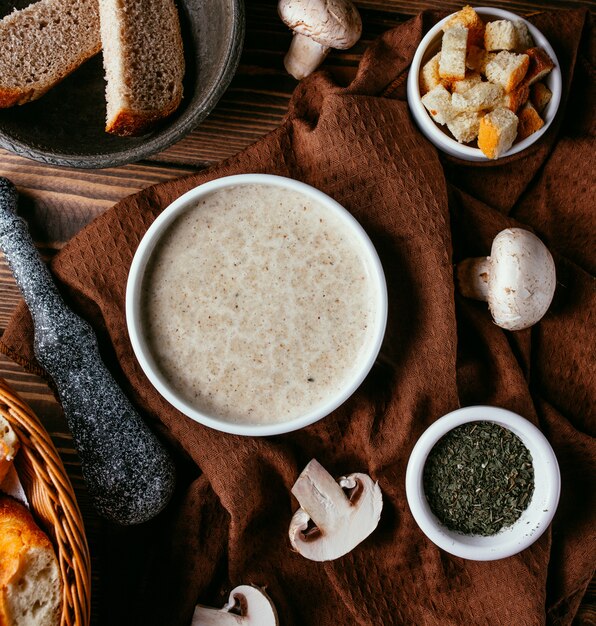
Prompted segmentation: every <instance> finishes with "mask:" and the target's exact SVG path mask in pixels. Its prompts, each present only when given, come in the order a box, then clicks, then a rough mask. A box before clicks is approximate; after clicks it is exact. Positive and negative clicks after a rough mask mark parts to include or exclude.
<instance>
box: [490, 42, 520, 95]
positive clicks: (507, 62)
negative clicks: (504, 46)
mask: <svg viewBox="0 0 596 626" xmlns="http://www.w3.org/2000/svg"><path fill="white" fill-rule="evenodd" d="M529 64H530V57H529V56H528V55H527V54H515V53H514V52H507V51H505V50H504V51H503V52H499V54H497V55H496V56H495V57H493V58H492V59H491V60H490V61H489V62H488V63H487V64H486V77H487V78H488V80H489V81H490V82H491V83H495V84H496V85H501V87H503V89H504V90H505V93H509V92H511V91H513V90H514V89H515V88H516V87H517V86H518V85H519V83H520V82H521V81H522V80H523V78H524V77H525V75H526V72H527V71H528V65H529Z"/></svg>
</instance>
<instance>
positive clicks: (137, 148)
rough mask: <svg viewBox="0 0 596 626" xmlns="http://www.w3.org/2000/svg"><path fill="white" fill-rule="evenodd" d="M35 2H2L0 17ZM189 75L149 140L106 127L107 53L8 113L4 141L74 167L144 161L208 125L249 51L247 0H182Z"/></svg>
mask: <svg viewBox="0 0 596 626" xmlns="http://www.w3.org/2000/svg"><path fill="white" fill-rule="evenodd" d="M30 2H31V0H17V1H16V2H15V1H14V0H0V16H3V15H5V14H7V13H8V12H10V11H11V10H12V9H13V8H15V7H16V8H18V9H21V8H23V7H25V6H27V5H28V4H30ZM176 4H177V6H178V12H179V14H180V23H181V27H182V38H183V40H184V57H185V60H186V74H185V77H184V98H183V100H182V104H181V105H180V107H179V108H178V110H177V111H176V112H175V113H174V114H173V115H172V116H170V117H169V118H168V119H167V120H164V121H163V122H162V123H161V125H159V126H158V127H156V128H155V129H154V130H153V132H151V133H148V134H146V135H143V136H141V137H134V138H130V137H129V138H125V137H116V136H114V135H109V134H108V133H106V132H104V126H105V117H106V108H105V100H104V90H105V81H104V72H103V67H102V59H101V53H100V54H98V55H97V56H96V57H94V58H93V59H91V60H90V61H88V62H87V63H85V64H84V65H83V66H81V67H80V68H79V69H78V70H77V71H76V72H74V73H73V74H71V75H70V76H69V77H68V78H66V80H64V81H63V82H62V83H60V84H59V85H57V86H56V87H54V88H53V89H51V90H50V91H48V93H47V94H46V95H44V96H42V97H41V98H40V99H39V100H36V101H34V102H30V103H28V104H24V105H22V106H16V107H12V108H10V109H2V110H0V146H1V147H3V148H6V149H7V150H11V151H12V152H16V153H17V154H20V155H22V156H25V157H29V158H31V159H36V160H38V161H43V162H44V163H51V164H53V165H67V166H71V167H86V168H92V167H111V166H115V165H122V164H124V163H130V162H131V161H138V160H140V159H143V158H145V157H148V156H149V155H151V154H154V153H155V152H159V151H160V150H163V149H165V148H167V147H168V146H170V145H171V144H173V143H174V142H176V141H178V140H179V139H181V138H182V137H184V135H186V134H187V133H189V132H190V131H191V130H193V128H195V126H196V125H197V124H198V123H199V122H201V121H202V120H203V119H204V118H205V117H207V115H208V114H209V113H210V111H211V110H212V109H213V107H215V105H216V104H217V101H218V100H219V99H220V97H221V96H222V94H223V92H224V91H225V90H226V89H227V87H228V85H229V84H230V81H231V80H232V77H233V75H234V72H235V71H236V67H237V65H238V61H239V59H240V53H241V52H242V43H243V40H244V5H243V0H177V1H176Z"/></svg>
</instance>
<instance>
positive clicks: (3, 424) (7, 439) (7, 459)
mask: <svg viewBox="0 0 596 626" xmlns="http://www.w3.org/2000/svg"><path fill="white" fill-rule="evenodd" d="M18 449H19V440H18V438H17V436H16V433H15V432H14V430H13V429H12V426H11V425H10V424H9V423H8V420H6V419H5V418H4V417H2V415H0V484H1V483H2V481H3V480H4V477H5V476H6V474H7V472H8V470H9V469H10V466H11V465H12V462H13V460H14V457H15V455H16V453H17V450H18Z"/></svg>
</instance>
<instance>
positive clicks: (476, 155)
mask: <svg viewBox="0 0 596 626" xmlns="http://www.w3.org/2000/svg"><path fill="white" fill-rule="evenodd" d="M474 10H475V11H476V13H478V15H479V16H480V17H481V18H482V20H483V21H484V22H492V21H494V20H522V21H523V22H525V23H526V25H527V27H528V30H529V31H530V34H531V35H532V39H533V40H534V43H535V44H536V46H538V47H539V48H542V49H543V50H545V51H546V53H547V54H548V56H549V57H550V58H551V59H552V60H553V62H554V64H555V67H554V68H553V70H552V72H550V73H549V74H548V76H547V77H546V79H545V80H544V83H545V84H546V86H547V87H548V88H549V89H550V90H551V91H552V94H553V95H552V98H551V100H550V102H549V103H548V105H547V107H546V109H545V111H544V112H543V113H542V118H543V119H544V126H543V127H542V128H541V129H540V130H538V131H536V132H535V133H533V134H532V135H530V136H529V137H526V138H525V139H523V140H522V141H517V142H515V143H514V144H513V146H511V148H510V149H509V150H508V151H507V152H505V153H504V154H503V155H501V157H500V158H503V157H506V156H511V155H512V154H517V153H518V152H521V151H522V150H525V149H526V148H528V147H529V146H531V145H532V144H533V143H535V142H536V141H538V139H540V137H542V135H544V133H545V132H546V131H547V129H548V127H549V126H550V125H551V123H552V121H553V120H554V118H555V115H556V114H557V110H558V109H559V103H560V102H561V93H562V78H561V68H560V66H559V61H558V60H557V56H556V54H555V51H554V50H553V49H552V46H551V45H550V43H549V42H548V40H547V39H546V37H545V36H544V35H543V34H542V33H541V32H540V31H539V30H538V29H537V28H536V27H535V26H533V25H532V24H530V22H528V21H527V20H524V19H523V18H522V17H520V16H519V15H516V14H515V13H511V12H510V11H504V10H503V9H493V8H490V7H477V8H475V9H474ZM452 15H453V14H452ZM452 15H448V16H447V17H446V18H445V19H443V20H441V21H440V22H438V23H437V24H436V25H435V26H434V27H433V28H431V29H430V30H429V31H428V33H427V34H426V36H425V37H424V38H423V39H422V41H421V42H420V45H419V46H418V48H417V49H416V53H415V54H414V59H413V61H412V65H411V66H410V71H409V74H408V84H407V94H408V105H409V106H410V111H411V112H412V115H413V116H414V119H415V120H416V123H417V125H418V127H419V128H420V130H421V131H422V134H423V135H424V136H425V137H426V138H427V139H428V140H429V141H430V142H431V143H433V144H434V145H435V146H436V147H437V148H439V149H440V150H443V152H446V153H447V154H449V155H451V156H454V157H457V158H459V159H463V160H465V161H490V160H491V159H489V158H488V157H486V156H485V155H484V154H483V153H482V151H481V150H480V148H473V147H471V146H468V145H466V144H461V143H459V142H457V141H456V140H455V139H454V138H453V137H452V136H451V135H450V134H449V131H448V130H447V128H446V127H445V126H439V125H438V124H436V123H435V122H434V120H433V119H432V118H431V116H430V115H429V114H428V111H427V110H426V109H425V108H424V105H423V104H422V100H421V96H420V69H421V67H422V66H423V65H424V64H425V63H426V62H427V61H428V60H429V59H430V58H432V57H433V56H434V55H435V54H436V53H437V52H438V50H439V48H440V42H441V39H442V36H443V24H444V23H445V22H446V21H447V20H448V19H449V18H450V17H452Z"/></svg>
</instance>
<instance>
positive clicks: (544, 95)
mask: <svg viewBox="0 0 596 626" xmlns="http://www.w3.org/2000/svg"><path fill="white" fill-rule="evenodd" d="M552 97H553V94H552V91H551V90H550V89H549V88H548V87H547V86H546V85H545V84H544V83H534V84H533V85H532V86H531V87H530V99H531V100H532V104H533V105H534V106H535V107H536V110H537V111H538V113H540V114H542V113H543V112H544V109H546V105H547V104H548V103H549V102H550V99H551V98H552Z"/></svg>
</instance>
